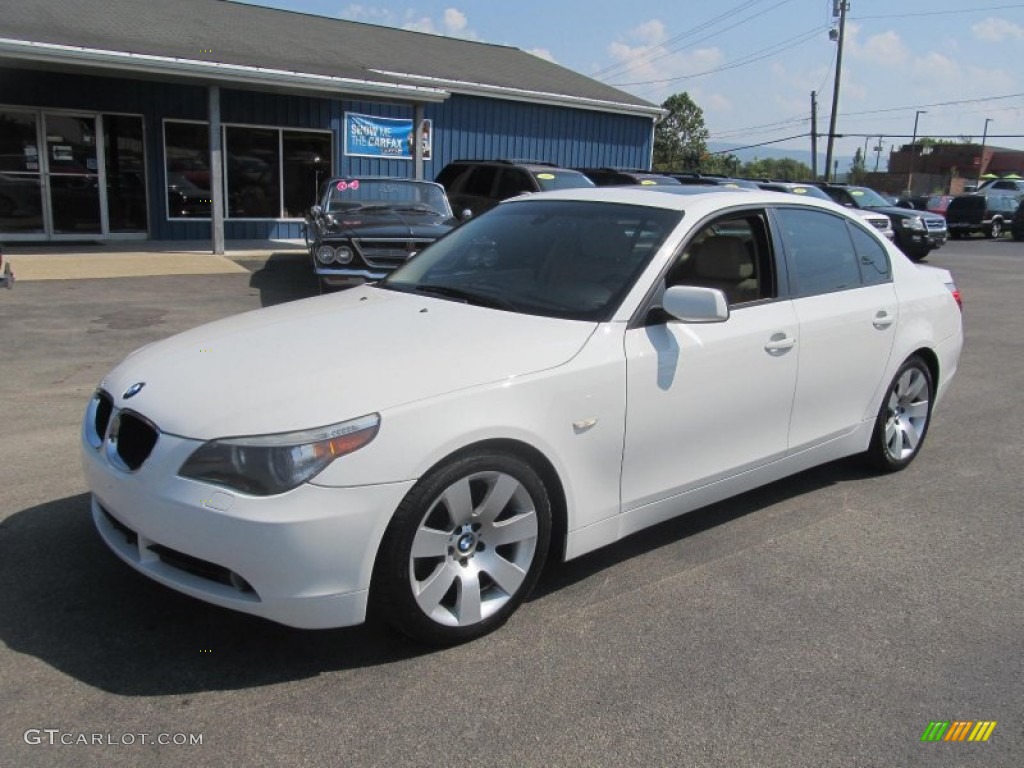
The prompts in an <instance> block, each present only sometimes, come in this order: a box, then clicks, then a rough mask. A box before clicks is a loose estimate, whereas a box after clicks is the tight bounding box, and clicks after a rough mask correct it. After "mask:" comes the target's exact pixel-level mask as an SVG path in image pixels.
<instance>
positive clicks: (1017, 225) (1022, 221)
mask: <svg viewBox="0 0 1024 768" xmlns="http://www.w3.org/2000/svg"><path fill="white" fill-rule="evenodd" d="M1010 233H1011V234H1012V235H1013V239H1014V240H1017V241H1018V242H1019V241H1021V240H1024V200H1022V201H1021V202H1020V204H1019V205H1018V206H1017V212H1016V213H1015V214H1013V221H1012V222H1011V223H1010Z"/></svg>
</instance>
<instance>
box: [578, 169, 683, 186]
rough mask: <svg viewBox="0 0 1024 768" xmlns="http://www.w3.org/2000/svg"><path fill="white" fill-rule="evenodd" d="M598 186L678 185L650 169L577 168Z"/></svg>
mask: <svg viewBox="0 0 1024 768" xmlns="http://www.w3.org/2000/svg"><path fill="white" fill-rule="evenodd" d="M576 170H577V171H579V172H580V173H582V174H584V175H585V176H586V177H587V178H588V179H590V180H591V181H592V182H594V183H595V184H596V185H597V186H599V187H624V186H630V185H636V184H639V185H640V186H644V187H664V186H673V187H674V186H678V185H679V182H678V181H676V180H675V179H673V178H672V177H671V176H666V175H664V174H661V173H653V172H652V171H635V170H631V169H628V168H577V169H576Z"/></svg>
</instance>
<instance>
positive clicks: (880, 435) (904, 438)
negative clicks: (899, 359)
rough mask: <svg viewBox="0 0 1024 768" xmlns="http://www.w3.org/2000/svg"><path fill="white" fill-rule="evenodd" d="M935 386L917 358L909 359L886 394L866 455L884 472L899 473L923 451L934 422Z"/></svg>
mask: <svg viewBox="0 0 1024 768" xmlns="http://www.w3.org/2000/svg"><path fill="white" fill-rule="evenodd" d="M934 399H935V384H934V382H933V381H932V374H931V371H930V370H929V369H928V366H927V365H926V364H925V362H924V360H922V359H921V358H920V357H918V356H917V355H913V356H912V357H909V358H907V360H906V361H905V362H904V363H903V365H901V366H900V369H899V370H898V371H897V372H896V375H895V376H894V377H893V379H892V383H890V384H889V387H888V389H887V390H886V393H885V397H884V398H883V399H882V405H881V407H880V408H879V410H878V416H877V418H876V419H875V427H874V432H873V433H872V435H871V444H870V445H869V446H868V450H867V452H866V453H865V454H864V456H865V458H866V459H867V461H868V463H869V464H871V465H872V466H874V467H875V468H876V469H879V470H881V471H883V472H899V471H900V470H901V469H905V468H906V467H907V466H909V465H910V462H912V461H913V460H914V457H915V456H917V454H918V453H920V451H921V446H922V445H924V439H925V437H926V436H927V435H928V426H929V425H930V424H931V420H932V401H933V400H934Z"/></svg>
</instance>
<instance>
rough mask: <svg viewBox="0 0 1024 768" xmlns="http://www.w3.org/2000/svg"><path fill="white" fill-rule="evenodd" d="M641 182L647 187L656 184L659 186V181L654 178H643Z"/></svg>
mask: <svg viewBox="0 0 1024 768" xmlns="http://www.w3.org/2000/svg"><path fill="white" fill-rule="evenodd" d="M640 183H641V184H642V185H643V186H645V187H656V186H658V182H656V181H654V179H641V180H640Z"/></svg>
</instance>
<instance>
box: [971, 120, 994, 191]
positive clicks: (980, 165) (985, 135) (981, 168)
mask: <svg viewBox="0 0 1024 768" xmlns="http://www.w3.org/2000/svg"><path fill="white" fill-rule="evenodd" d="M992 122H995V121H994V120H993V119H992V118H991V117H986V118H985V129H984V130H983V131H982V132H981V157H980V158H979V159H978V178H976V179H975V180H974V188H975V189H977V188H978V187H980V186H981V176H982V174H983V173H984V172H985V142H986V141H987V140H988V124H989V123H992Z"/></svg>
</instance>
